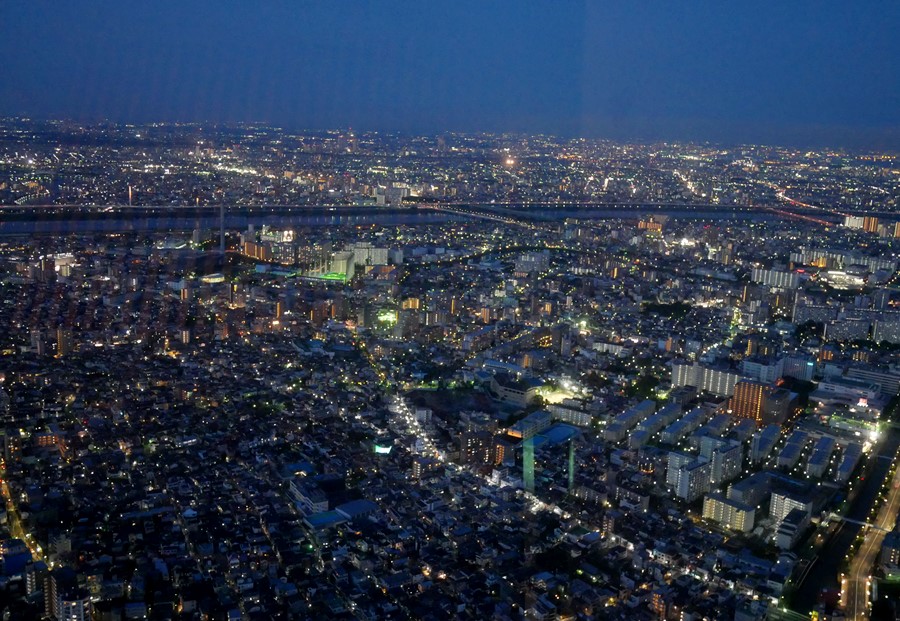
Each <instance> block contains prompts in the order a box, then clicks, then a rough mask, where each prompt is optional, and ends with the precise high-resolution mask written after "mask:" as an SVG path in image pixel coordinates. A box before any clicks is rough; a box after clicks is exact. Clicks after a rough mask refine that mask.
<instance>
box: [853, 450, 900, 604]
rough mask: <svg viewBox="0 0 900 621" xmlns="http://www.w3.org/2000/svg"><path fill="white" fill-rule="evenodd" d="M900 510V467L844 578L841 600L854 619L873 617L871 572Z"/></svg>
mask: <svg viewBox="0 0 900 621" xmlns="http://www.w3.org/2000/svg"><path fill="white" fill-rule="evenodd" d="M898 512H900V468H897V470H896V471H895V472H894V477H893V479H891V483H890V486H889V487H888V496H887V499H886V501H885V503H884V504H883V505H882V507H881V510H880V511H879V512H878V517H877V518H876V519H875V522H874V525H875V526H877V527H878V528H869V529H867V530H866V531H865V539H864V540H863V544H862V546H860V548H859V551H858V552H857V553H856V556H854V557H853V561H852V562H851V563H850V570H849V573H848V575H847V576H846V577H844V579H843V580H842V581H841V602H842V603H843V605H844V609H845V611H846V613H847V618H848V619H849V620H850V621H865V620H866V619H868V618H869V607H868V604H869V592H870V587H871V578H870V573H871V571H872V565H874V563H875V559H876V558H877V556H878V553H879V552H880V551H881V544H882V542H883V541H884V537H885V535H886V534H887V532H888V531H890V530H892V529H893V528H894V524H895V523H896V522H897V514H898Z"/></svg>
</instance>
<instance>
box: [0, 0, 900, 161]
mask: <svg viewBox="0 0 900 621" xmlns="http://www.w3.org/2000/svg"><path fill="white" fill-rule="evenodd" d="M898 33H900V3H898V2H878V1H876V0H865V1H863V2H849V1H847V0H841V1H834V0H818V1H815V2H801V1H799V0H797V1H795V0H791V1H789V2H786V1H783V0H779V1H773V2H764V1H763V0H756V1H749V2H739V1H738V0H728V1H725V2H722V1H721V0H720V1H716V2H690V1H685V2H670V1H667V0H659V1H658V2H640V1H638V0H632V1H629V2H624V1H623V2H602V1H600V0H593V1H590V0H583V1H576V0H572V1H569V0H555V1H550V0H547V1H546V2H528V1H525V2H523V1H518V2H514V1H512V0H510V1H508V2H492V1H489V0H481V1H471V2H470V1H467V0H462V1H461V0H453V1H449V0H448V1H447V2H438V1H437V0H434V1H432V0H428V1H421V0H420V1H418V2H413V1H409V2H393V1H390V0H379V1H377V2H375V1H373V2H353V1H349V0H348V1H335V0H331V1H327V2H304V1H302V0H293V1H288V2H275V1H266V0H260V1H258V2H228V1H227V0H219V1H216V2H192V1H190V0H183V1H181V2H167V1H156V0H154V1H151V2H148V1H142V2H130V1H128V0H118V1H115V2H103V1H94V0H90V1H82V0H71V1H65V0H56V1H54V2H41V1H27V2H26V1H13V0H5V1H4V2H3V3H2V5H0V59H2V62H0V115H30V116H34V117H39V118H47V117H51V118H75V119H84V120H96V119H103V118H108V119H112V120H117V121H136V122H141V121H156V120H172V121H174V120H181V121H263V122H270V123H274V124H278V125H281V126H284V127H288V128H297V129H303V128H332V127H347V126H352V127H354V128H359V129H361V130H367V129H385V130H400V131H405V132H427V133H432V132H440V131H445V130H462V131H480V130H485V131H510V130H512V131H526V132H533V133H538V132H547V133H556V134H563V135H584V136H591V137H595V136H597V137H609V138H614V139H632V138H634V139H641V140H659V139H663V140H664V139H688V140H712V141H720V142H766V143H776V144H810V145H823V144H824V145H829V144H830V145H837V146H850V147H876V148H891V149H900V34H898Z"/></svg>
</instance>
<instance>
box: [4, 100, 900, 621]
mask: <svg viewBox="0 0 900 621" xmlns="http://www.w3.org/2000/svg"><path fill="white" fill-rule="evenodd" d="M0 204H2V205H4V207H2V208H0V209H2V211H0V289H2V295H0V325H2V329H0V420H2V428H0V434H2V435H0V438H2V443H0V448H2V453H0V458H2V461H0V491H2V495H3V498H4V507H3V510H2V512H0V570H2V571H0V574H2V577H0V602H5V603H4V604H3V605H2V608H3V611H4V615H5V616H4V618H5V619H37V618H42V617H44V618H51V619H66V620H82V619H102V620H113V619H115V620H119V619H145V618H146V619H191V620H194V619H198V620H199V619H215V620H227V621H237V620H241V619H252V620H256V619H259V620H264V619H322V618H329V619H435V620H438V619H473V620H474V619H496V620H498V621H501V620H508V621H514V620H519V619H534V620H552V619H573V620H574V619H578V620H584V621H588V620H593V619H632V620H636V619H646V620H648V621H650V620H656V619H660V620H673V621H700V620H703V619H728V620H731V619H734V620H735V621H749V620H752V619H765V618H768V619H776V620H777V619H785V620H790V621H801V620H802V619H819V620H821V619H835V620H839V619H848V620H851V621H857V620H862V619H873V620H874V619H893V618H895V616H896V615H897V614H898V602H900V527H898V513H900V470H898V468H897V464H898V463H900V460H898V450H900V410H898V407H897V404H898V392H900V363H898V359H900V357H898V352H900V287H898V277H900V272H898V268H900V157H897V156H895V155H890V154H882V153H877V152H854V151H845V150H823V151H806V150H796V149H788V148H778V147H770V146H759V145H740V146H722V145H712V144H687V143H685V144H678V143H658V144H644V143H642V144H622V143H615V142H611V141H603V140H585V139H571V140H569V139H557V138H554V137H551V136H529V135H511V134H510V135H506V134H503V135H494V134H478V135H474V134H456V133H446V134H441V135H435V136H412V135H400V134H387V133H376V132H356V131H354V130H351V129H349V128H347V129H342V130H335V131H327V132H305V133H303V132H301V133H296V132H293V133H292V132H288V131H286V130H282V129H279V128H275V127H266V126H261V125H233V126H213V125H201V124H150V125H122V124H112V123H107V124H77V123H74V122H50V121H32V120H29V119H22V118H7V119H4V120H2V122H0Z"/></svg>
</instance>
